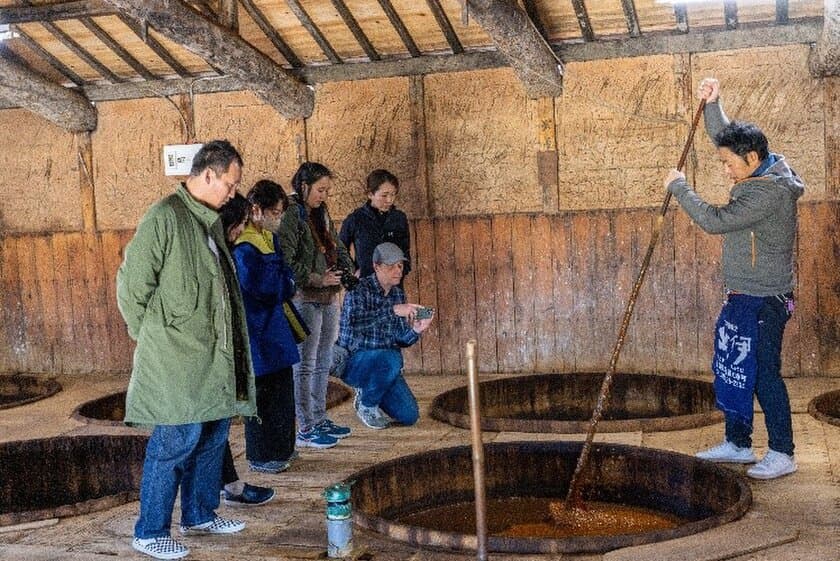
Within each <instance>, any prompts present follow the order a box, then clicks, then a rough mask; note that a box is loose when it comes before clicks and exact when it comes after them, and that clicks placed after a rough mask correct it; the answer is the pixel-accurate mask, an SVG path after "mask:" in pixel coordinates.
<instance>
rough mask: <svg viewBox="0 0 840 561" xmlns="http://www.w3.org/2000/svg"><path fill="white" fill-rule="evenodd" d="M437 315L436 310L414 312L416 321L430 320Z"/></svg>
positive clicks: (418, 309) (423, 309) (428, 309)
mask: <svg viewBox="0 0 840 561" xmlns="http://www.w3.org/2000/svg"><path fill="white" fill-rule="evenodd" d="M433 315H435V309H434V308H417V310H416V311H415V312H414V319H429V318H430V317H432V316H433Z"/></svg>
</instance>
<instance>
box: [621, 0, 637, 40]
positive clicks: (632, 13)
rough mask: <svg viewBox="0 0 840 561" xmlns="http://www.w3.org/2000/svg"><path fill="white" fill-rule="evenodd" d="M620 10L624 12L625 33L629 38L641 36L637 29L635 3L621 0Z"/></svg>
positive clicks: (630, 0)
mask: <svg viewBox="0 0 840 561" xmlns="http://www.w3.org/2000/svg"><path fill="white" fill-rule="evenodd" d="M621 9H622V10H624V19H625V20H627V32H628V33H629V34H630V37H638V36H639V35H641V34H642V31H641V28H640V27H639V14H638V12H637V11H636V3H635V2H633V0H621Z"/></svg>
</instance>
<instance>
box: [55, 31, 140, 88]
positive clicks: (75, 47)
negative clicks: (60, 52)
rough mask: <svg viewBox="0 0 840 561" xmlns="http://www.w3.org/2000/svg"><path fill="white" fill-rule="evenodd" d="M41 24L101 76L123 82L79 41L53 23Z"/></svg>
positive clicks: (116, 82)
mask: <svg viewBox="0 0 840 561" xmlns="http://www.w3.org/2000/svg"><path fill="white" fill-rule="evenodd" d="M41 25H43V26H44V29H46V30H47V31H49V32H50V33H51V34H52V36H53V37H55V38H56V39H58V40H59V41H60V42H61V43H62V44H63V45H64V46H65V47H67V48H68V49H69V50H70V51H71V52H72V53H73V54H74V55H76V56H77V57H79V58H80V59H82V60H83V61H85V62H86V63H87V64H88V66H90V67H91V68H93V69H94V70H96V72H97V73H98V74H99V75H100V76H102V78H104V79H105V80H107V81H109V82H111V83H112V84H118V83H120V82H125V80H124V79H122V78H120V77H119V76H117V75H116V74H114V72H112V71H111V69H110V68H108V67H107V66H105V65H104V64H102V63H101V62H99V61H98V60H97V59H96V57H94V56H93V55H92V54H90V53H89V52H87V51H86V50H85V49H84V48H83V47H82V46H81V45H80V44H79V43H77V42H76V41H75V40H74V39H73V38H72V37H70V35H68V34H67V33H65V32H64V31H62V30H61V29H59V28H58V27H57V26H56V25H55V24H54V23H52V22H49V21H45V22H41Z"/></svg>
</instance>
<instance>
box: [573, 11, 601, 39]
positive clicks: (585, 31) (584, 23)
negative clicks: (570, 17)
mask: <svg viewBox="0 0 840 561" xmlns="http://www.w3.org/2000/svg"><path fill="white" fill-rule="evenodd" d="M572 6H573V7H574V9H575V17H577V21H578V27H580V34H581V35H582V36H583V40H584V41H586V42H587V43H588V42H590V41H594V40H595V32H594V31H592V22H591V21H589V12H587V11H586V4H584V3H583V0H572Z"/></svg>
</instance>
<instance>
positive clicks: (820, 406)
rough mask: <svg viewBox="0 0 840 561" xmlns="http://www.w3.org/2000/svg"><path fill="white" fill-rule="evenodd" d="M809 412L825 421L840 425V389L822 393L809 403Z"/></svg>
mask: <svg viewBox="0 0 840 561" xmlns="http://www.w3.org/2000/svg"><path fill="white" fill-rule="evenodd" d="M808 413H810V414H811V416H812V417H814V418H815V419H818V420H820V421H822V422H824V423H829V424H831V425H834V426H837V427H840V390H834V391H830V392H826V393H824V394H820V395H818V396H817V397H815V398H814V399H812V400H811V402H810V403H809V404H808Z"/></svg>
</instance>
